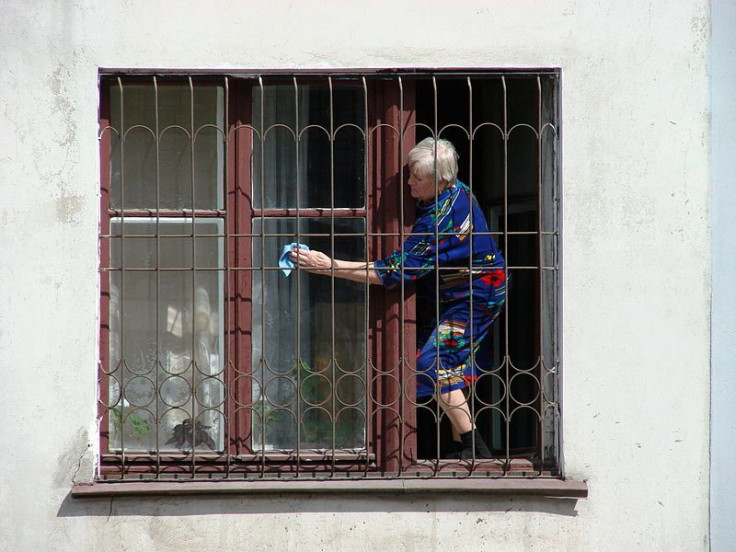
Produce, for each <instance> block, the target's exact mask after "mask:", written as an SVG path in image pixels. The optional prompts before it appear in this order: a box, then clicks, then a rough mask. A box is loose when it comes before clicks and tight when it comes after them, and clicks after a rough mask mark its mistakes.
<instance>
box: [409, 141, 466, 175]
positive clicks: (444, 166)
mask: <svg viewBox="0 0 736 552" xmlns="http://www.w3.org/2000/svg"><path fill="white" fill-rule="evenodd" d="M436 147H437V165H436V166H437V180H444V181H445V182H447V183H448V184H454V183H455V180H457V160H458V159H459V156H458V154H457V151H456V150H455V146H453V145H452V142H450V141H449V140H445V139H444V138H440V139H439V140H437V141H436ZM434 152H435V139H434V138H425V139H424V140H422V141H421V142H419V143H418V144H417V145H416V146H414V147H413V148H412V149H411V151H410V152H409V168H410V169H411V170H412V172H414V173H415V174H416V175H417V176H420V177H424V176H428V175H429V176H434V175H435V158H434Z"/></svg>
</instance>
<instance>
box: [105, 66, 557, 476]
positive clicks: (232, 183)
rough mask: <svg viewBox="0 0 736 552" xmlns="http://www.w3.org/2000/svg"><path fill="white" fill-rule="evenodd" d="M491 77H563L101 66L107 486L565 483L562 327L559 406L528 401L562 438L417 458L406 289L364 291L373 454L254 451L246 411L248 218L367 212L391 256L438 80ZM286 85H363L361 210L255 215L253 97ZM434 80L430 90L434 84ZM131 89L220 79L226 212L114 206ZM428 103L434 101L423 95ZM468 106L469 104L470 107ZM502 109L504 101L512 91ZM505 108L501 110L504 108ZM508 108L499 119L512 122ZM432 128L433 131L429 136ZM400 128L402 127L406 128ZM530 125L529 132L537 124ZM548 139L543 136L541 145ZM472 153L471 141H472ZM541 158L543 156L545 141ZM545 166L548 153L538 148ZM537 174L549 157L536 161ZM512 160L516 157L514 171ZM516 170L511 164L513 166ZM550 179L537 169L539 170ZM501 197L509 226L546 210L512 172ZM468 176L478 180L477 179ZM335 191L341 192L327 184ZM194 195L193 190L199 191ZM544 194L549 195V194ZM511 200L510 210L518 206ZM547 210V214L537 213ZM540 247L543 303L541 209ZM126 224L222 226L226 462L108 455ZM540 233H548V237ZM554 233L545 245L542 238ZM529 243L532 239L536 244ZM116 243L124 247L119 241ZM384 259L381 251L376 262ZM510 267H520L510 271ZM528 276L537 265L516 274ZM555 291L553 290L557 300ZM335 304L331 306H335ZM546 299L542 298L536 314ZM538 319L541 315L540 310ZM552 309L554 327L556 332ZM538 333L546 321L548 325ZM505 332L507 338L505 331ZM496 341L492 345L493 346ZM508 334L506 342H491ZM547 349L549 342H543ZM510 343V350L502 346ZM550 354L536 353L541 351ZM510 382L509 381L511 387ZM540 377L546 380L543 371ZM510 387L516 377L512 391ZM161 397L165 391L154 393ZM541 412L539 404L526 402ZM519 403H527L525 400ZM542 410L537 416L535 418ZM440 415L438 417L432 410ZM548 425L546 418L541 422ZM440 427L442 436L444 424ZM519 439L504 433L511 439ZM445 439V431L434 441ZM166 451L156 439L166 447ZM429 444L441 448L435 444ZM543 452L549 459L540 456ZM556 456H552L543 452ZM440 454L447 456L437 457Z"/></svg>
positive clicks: (403, 229)
mask: <svg viewBox="0 0 736 552" xmlns="http://www.w3.org/2000/svg"><path fill="white" fill-rule="evenodd" d="M483 76H493V77H497V78H499V79H501V80H502V81H503V85H504V93H505V90H506V80H505V79H506V78H508V79H514V78H523V77H525V78H528V79H534V78H536V79H537V80H538V81H539V79H540V77H541V78H544V79H551V80H555V79H557V77H558V73H557V72H556V71H536V72H531V73H528V72H514V71H490V72H489V71H475V70H452V71H408V72H402V71H388V72H386V74H382V73H380V72H370V71H346V72H310V71H303V72H279V71H274V72H261V73H260V74H252V73H250V74H249V73H246V72H243V73H238V74H233V75H221V74H216V73H209V72H202V73H196V72H188V73H184V74H174V73H173V72H172V73H166V72H164V73H161V72H150V71H141V72H134V71H122V72H121V71H106V72H103V74H102V75H101V81H100V93H101V101H100V152H101V192H102V193H101V232H100V236H101V239H100V255H101V264H102V267H101V339H100V382H99V387H100V390H99V392H100V402H99V419H100V427H101V463H100V473H99V479H100V480H106V481H125V480H151V479H154V480H167V479H182V478H184V479H186V478H213V477H215V478H221V477H228V478H231V477H236V478H245V479H257V480H261V479H273V478H282V477H294V478H300V477H317V478H321V479H324V478H332V479H334V478H355V477H364V478H365V477H368V478H376V477H377V478H395V477H399V478H401V477H417V476H420V477H467V476H469V475H471V476H474V477H499V476H537V477H538V476H540V475H541V476H551V477H558V476H559V474H560V473H561V459H560V456H559V453H560V450H559V444H558V442H559V437H560V434H559V398H558V397H559V388H558V386H559V376H558V371H559V335H558V333H559V330H558V329H557V328H555V329H554V335H555V339H556V343H555V344H554V345H553V347H554V349H555V356H556V362H557V364H556V365H555V366H554V367H553V369H552V370H551V371H550V372H549V373H545V374H543V376H549V377H551V378H553V379H554V382H553V385H552V389H553V390H554V393H555V396H554V400H553V401H548V402H549V404H545V403H544V401H545V400H547V398H545V397H544V393H543V392H542V391H541V387H542V384H541V383H540V384H539V385H540V392H539V393H538V395H539V396H538V397H537V398H536V399H534V401H532V402H533V406H531V407H529V405H527V408H529V409H531V410H533V411H538V412H544V411H545V410H546V409H554V410H555V412H554V414H553V417H554V421H553V423H554V424H555V428H554V432H553V433H554V442H553V443H546V444H543V443H540V439H541V434H542V433H543V431H542V430H539V432H538V435H537V437H536V442H535V444H534V445H533V446H531V447H529V448H526V449H525V448H524V447H523V446H522V447H518V448H517V449H515V450H516V452H513V451H512V448H513V447H510V446H509V444H508V438H509V436H508V435H506V439H507V444H506V447H505V448H506V454H505V455H504V456H503V457H499V458H494V459H492V460H488V461H486V460H475V461H473V462H472V463H470V464H468V463H467V462H458V461H448V460H442V459H438V458H432V459H430V458H421V457H420V454H419V453H418V450H419V449H418V436H417V424H418V420H417V412H416V410H417V409H416V408H415V406H414V405H415V402H416V400H415V397H414V396H413V385H412V383H413V381H414V366H413V364H414V350H415V333H414V316H415V314H414V299H413V294H412V291H411V288H410V287H409V286H406V287H401V289H399V290H394V291H389V290H382V289H381V290H378V289H370V290H369V289H368V286H366V298H367V303H368V305H367V309H368V312H369V313H370V315H369V316H368V335H367V339H368V343H367V347H368V351H369V352H368V358H370V359H371V360H372V361H373V362H374V363H375V364H374V366H368V367H367V372H368V373H367V374H366V376H365V378H366V380H365V385H366V391H367V393H368V396H369V398H370V401H367V402H366V405H365V408H366V410H367V413H366V425H367V428H366V450H365V451H363V452H359V453H354V454H353V453H347V452H344V451H343V452H339V451H337V450H335V449H333V450H332V451H327V452H325V451H322V452H318V451H314V450H300V448H299V445H298V444H297V447H296V450H293V451H292V452H287V453H283V452H276V453H274V452H265V451H256V450H254V449H253V447H252V446H251V442H250V440H251V439H252V435H250V433H251V428H252V416H253V412H254V405H253V404H252V401H251V402H249V397H252V394H251V386H250V383H249V381H250V379H249V376H250V373H249V372H250V369H251V367H250V366H249V364H250V359H251V347H252V343H251V339H252V334H251V320H252V316H253V313H252V300H251V299H252V295H253V292H252V286H253V270H254V268H253V263H252V261H253V259H252V239H255V236H254V234H255V232H254V230H253V226H252V221H253V219H254V218H259V217H260V218H262V219H264V218H266V217H273V218H277V217H283V216H288V217H296V218H297V219H298V218H299V217H314V218H323V219H327V220H330V219H334V218H339V217H342V216H348V217H359V218H364V219H365V221H366V222H365V224H366V233H365V238H366V247H367V249H368V251H369V255H368V257H369V259H375V258H379V257H380V256H381V255H386V254H388V253H390V251H391V250H392V249H394V248H396V247H398V245H399V244H400V243H401V242H402V241H403V238H404V235H405V233H407V232H408V231H409V230H410V229H411V223H412V216H413V215H412V206H413V203H412V202H411V198H409V197H408V194H405V193H404V191H403V190H404V184H405V181H406V172H405V169H404V165H405V163H406V159H407V155H408V151H409V149H411V147H412V146H413V145H414V143H415V142H416V141H417V135H418V134H421V133H425V134H426V133H431V132H439V130H440V129H439V128H438V126H439V122H438V115H437V112H438V109H439V110H440V111H441V109H442V107H441V106H440V107H439V108H438V107H437V92H436V90H437V81H438V80H439V81H442V80H443V79H448V78H455V79H460V80H462V79H467V80H468V83H469V84H470V83H471V80H472V78H474V77H483ZM264 78H265V79H274V78H275V79H281V80H282V81H283V82H293V83H294V86H295V88H298V86H300V85H302V84H304V83H309V82H319V83H322V84H325V85H327V86H329V87H330V88H331V87H332V86H333V85H334V84H335V83H338V82H340V80H341V79H351V81H352V82H361V83H362V86H363V87H364V91H365V105H366V108H365V111H366V128H365V140H366V143H365V148H366V155H365V173H366V179H365V186H366V190H365V206H364V207H362V208H360V207H357V208H334V207H333V208H296V209H271V208H265V207H263V206H261V207H258V208H257V207H254V205H253V202H252V194H251V190H252V179H253V175H252V174H251V170H252V166H253V165H252V160H251V158H252V154H253V149H254V148H253V139H254V136H255V135H256V131H257V130H258V125H257V122H256V121H254V120H253V116H252V113H251V105H252V94H254V93H256V91H257V90H258V89H259V87H262V86H263V82H264V81H263V79H264ZM420 79H423V80H424V81H426V82H431V83H432V85H433V86H434V87H435V97H434V106H433V107H434V119H435V120H434V125H428V124H426V123H422V122H418V121H417V109H418V105H417V103H418V102H419V100H418V98H417V91H416V87H417V85H418V84H417V83H418V82H419V80H420ZM426 82H425V88H426ZM126 83H148V84H153V83H155V85H154V86H156V87H161V86H167V85H169V84H172V83H177V84H183V85H185V86H188V87H190V88H192V89H193V87H195V86H197V85H199V84H205V83H210V84H212V83H214V84H220V85H221V86H222V87H223V90H224V97H225V100H224V101H225V106H226V108H225V115H224V123H225V126H226V128H225V129H223V134H224V135H225V136H226V137H227V138H226V139H225V140H224V155H223V163H224V167H223V168H224V172H225V178H224V188H223V197H222V198H221V199H222V205H221V207H219V206H218V207H217V208H215V209H196V208H193V209H180V210H176V209H166V210H162V209H131V210H123V209H115V208H113V207H112V206H111V202H110V198H111V175H110V167H111V161H110V160H111V153H112V143H111V142H112V139H113V132H112V130H111V126H110V94H111V93H112V92H111V90H112V88H114V87H116V86H117V87H118V88H120V87H124V86H125V84H126ZM552 89H553V90H552V92H551V93H552V94H553V95H555V98H554V99H553V100H552V104H553V107H554V110H555V113H554V120H555V121H558V120H559V114H558V110H559V107H558V106H557V99H556V94H557V85H556V84H553V85H552ZM539 94H540V98H539V100H538V104H539V105H540V106H541V103H542V98H541V95H542V88H541V86H540V92H539ZM425 101H426V98H425ZM471 101H472V100H471ZM504 102H506V98H505V96H504ZM505 106H506V104H505V103H504V109H505V110H506V107H505ZM539 109H540V117H539V119H538V121H537V128H536V132H537V133H538V135H539V134H541V131H542V130H541V129H542V125H543V123H542V116H541V107H540V108H539ZM505 115H506V113H504V116H505ZM504 121H505V122H504V128H503V129H501V130H502V131H503V133H504V136H505V138H504V140H505V143H507V142H508V136H509V134H508V133H509V131H510V130H513V128H515V127H513V128H511V129H510V128H508V124H507V123H508V122H507V121H506V120H505V119H504ZM430 127H433V128H430ZM397 129H401V131H400V132H398V131H397ZM532 130H534V129H532ZM557 135H558V129H556V128H555V138H554V141H555V143H556V142H557V140H558V136H557ZM540 142H541V140H540ZM471 147H472V142H471ZM539 147H540V151H541V147H542V146H541V145H540V146H539ZM553 155H554V159H553V160H552V164H553V170H554V171H555V174H554V176H553V181H554V190H552V192H551V193H552V194H553V195H555V197H554V202H555V206H554V207H553V209H554V210H555V216H558V215H557V214H556V211H557V210H558V209H559V197H557V196H556V194H557V181H558V177H557V174H556V172H557V170H558V160H557V157H556V156H557V155H558V149H557V148H556V147H555V152H554V154H553ZM539 156H540V157H541V156H542V154H541V153H540V154H539ZM536 163H537V165H538V166H539V165H541V161H540V159H537V161H536ZM505 165H507V162H505ZM505 170H506V172H507V173H508V167H507V166H506V167H505ZM538 171H539V172H541V168H539V169H538ZM503 178H504V190H505V195H506V197H505V198H501V199H502V200H503V201H504V202H505V203H504V205H505V206H504V208H503V213H504V216H503V217H502V218H504V219H505V218H507V217H508V216H510V215H511V210H510V209H509V205H510V204H513V203H514V201H517V202H518V204H521V203H523V202H524V201H538V202H541V201H542V200H541V195H542V193H543V192H542V191H541V186H542V183H541V176H540V178H539V180H540V190H539V191H538V192H537V194H538V195H537V197H536V198H535V197H532V196H530V197H529V198H528V199H527V198H524V197H520V198H518V199H514V198H510V197H509V194H508V189H509V188H508V182H507V179H508V174H504V176H503ZM471 181H472V177H471ZM331 185H334V184H332V183H331ZM193 193H194V192H193ZM545 193H546V192H545ZM510 199H511V202H510V201H509V200H510ZM540 209H541V208H540ZM538 216H539V219H540V221H539V227H538V231H537V232H536V238H535V239H538V240H539V244H540V245H539V246H538V251H537V254H538V256H539V258H540V261H539V264H538V267H537V268H538V272H539V274H540V276H539V277H538V278H537V280H539V282H538V283H537V284H536V285H537V289H539V293H540V296H541V294H542V291H541V290H542V285H543V284H542V283H541V279H542V277H541V273H542V264H543V263H542V261H541V255H542V253H541V250H542V247H543V246H542V245H541V244H542V242H543V240H546V239H550V240H554V241H555V243H554V247H553V249H554V257H555V258H554V261H553V262H554V266H553V267H552V270H554V272H555V274H556V278H557V279H558V280H559V244H558V243H557V240H558V238H559V223H557V222H556V223H555V226H554V229H553V230H552V231H551V232H547V233H545V232H542V222H541V214H539V213H538ZM115 217H122V218H123V220H124V219H125V218H126V217H128V218H135V217H145V218H149V219H150V218H153V219H155V220H156V221H157V223H158V221H159V220H163V219H171V220H174V219H181V218H185V219H187V218H191V219H192V221H193V222H192V226H194V220H207V219H210V220H222V221H223V225H224V226H223V228H224V235H223V236H222V238H223V240H224V242H225V259H224V261H225V266H224V267H223V268H222V272H223V273H224V276H223V277H224V295H225V296H224V297H221V298H220V299H221V300H222V303H223V309H224V320H225V321H226V323H225V326H226V327H225V328H224V330H223V334H222V335H223V337H224V340H225V343H224V344H223V347H224V350H225V351H226V353H225V359H224V360H223V365H224V374H225V375H224V378H225V381H224V382H223V383H224V386H225V389H226V393H225V396H226V397H229V398H228V399H226V400H225V402H224V407H223V408H224V409H225V412H226V414H225V415H224V416H223V418H224V419H226V420H227V422H226V423H227V430H226V431H225V432H224V442H225V449H224V451H223V452H222V453H219V452H215V451H210V452H201V451H197V452H196V453H186V452H182V453H171V452H162V451H160V450H154V451H148V452H146V451H139V450H138V451H130V452H129V451H125V450H123V451H116V450H114V447H111V446H110V442H109V431H108V428H109V424H110V412H111V409H112V407H111V406H110V405H109V404H108V400H109V396H108V394H109V381H108V378H109V377H110V375H111V374H112V372H113V371H114V370H115V369H116V368H115V367H113V366H110V357H109V355H110V320H109V312H110V300H111V299H110V273H111V272H112V270H111V269H110V266H109V264H108V263H109V262H110V258H111V257H110V255H111V245H110V244H111V239H116V238H119V236H114V234H113V232H112V230H111V219H113V218H115ZM496 233H497V239H499V238H500V239H501V240H503V241H502V242H501V241H500V242H499V245H500V246H501V248H502V249H504V246H507V247H508V240H509V237H510V236H511V237H512V238H514V237H518V236H525V235H531V234H535V233H534V232H529V231H524V230H521V231H518V232H514V231H513V230H512V231H509V229H508V223H506V226H505V227H504V229H503V230H502V231H498V232H496ZM543 234H545V236H543ZM547 234H549V236H547ZM533 237H534V236H533ZM119 239H121V241H122V240H123V239H124V238H119ZM379 252H380V253H379ZM511 264H513V262H511ZM518 268H520V269H523V268H529V267H518ZM558 288H559V285H558V284H557V287H555V293H556V294H558ZM333 301H334V297H333ZM555 301H556V303H555V309H559V298H558V297H557V295H556V297H555ZM540 303H541V299H538V300H536V304H537V305H538V306H537V308H538V309H541V308H542V307H541V306H539V305H540ZM537 316H538V317H539V320H541V317H542V315H541V312H540V313H538V314H537ZM558 316H559V314H556V315H555V317H554V320H553V321H554V323H555V324H556V323H557V317H558ZM501 323H502V324H503V325H504V327H505V328H508V327H509V323H510V322H509V318H508V315H506V317H505V319H504V320H503V321H502V322H501ZM540 324H541V322H540ZM540 324H537V326H536V327H537V335H536V336H535V337H534V339H533V341H534V343H540V344H541V343H542V340H543V337H542V336H541V335H540V333H541V330H540V329H539V326H540ZM507 333H508V332H507V331H506V334H507ZM489 339H491V338H489ZM494 339H496V340H498V339H499V337H498V335H496V337H495V338H494ZM539 347H542V345H539ZM506 348H508V345H507V347H506ZM540 354H541V353H540ZM511 379H513V378H511ZM539 379H543V378H542V376H540V378H539ZM511 384H512V383H511V381H509V380H508V376H507V381H506V385H508V386H510V385H511ZM156 392H157V393H158V389H156ZM530 404H532V403H530ZM522 407H523V405H522ZM535 409H536V410H535ZM436 410H437V413H438V414H439V409H436ZM542 423H543V422H540V427H541V424H542ZM437 431H438V432H439V428H438V429H437ZM508 431H510V430H509V429H508V425H507V433H508ZM438 435H439V434H438ZM159 442H160V441H159ZM433 447H434V448H436V449H437V451H438V452H439V448H440V444H439V438H438V439H437V442H436V444H435V445H433ZM543 449H544V450H543ZM548 449H549V450H548ZM438 456H439V455H438Z"/></svg>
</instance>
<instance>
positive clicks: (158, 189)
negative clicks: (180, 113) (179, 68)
mask: <svg viewBox="0 0 736 552" xmlns="http://www.w3.org/2000/svg"><path fill="white" fill-rule="evenodd" d="M153 98H154V109H153V112H154V118H155V122H154V126H155V130H156V140H155V144H156V233H155V234H156V322H155V323H156V368H155V370H156V387H155V389H156V399H155V400H156V417H155V420H156V424H155V425H156V437H155V438H156V475H157V476H158V475H159V474H160V473H161V454H160V453H161V451H160V448H159V446H160V445H159V443H160V442H161V439H160V438H159V437H160V436H159V428H160V425H161V414H160V412H159V409H158V404H159V401H158V398H159V394H160V387H159V381H158V372H159V365H160V364H161V359H160V358H159V354H160V352H161V321H160V310H161V304H160V303H161V271H160V270H158V269H159V268H160V266H161V215H160V213H159V211H160V209H161V159H160V146H161V134H160V129H159V96H158V81H157V79H156V77H155V76H154V77H153Z"/></svg>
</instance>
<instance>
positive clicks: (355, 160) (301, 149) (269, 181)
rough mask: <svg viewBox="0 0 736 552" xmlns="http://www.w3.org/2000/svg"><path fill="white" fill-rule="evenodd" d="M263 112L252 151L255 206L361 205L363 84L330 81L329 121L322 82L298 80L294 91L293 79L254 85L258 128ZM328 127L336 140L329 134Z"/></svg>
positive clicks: (363, 160) (326, 90)
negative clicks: (259, 137) (283, 82)
mask: <svg viewBox="0 0 736 552" xmlns="http://www.w3.org/2000/svg"><path fill="white" fill-rule="evenodd" d="M261 90H262V95H263V97H261ZM261 116H262V117H263V132H262V138H261V140H262V144H256V146H255V147H254V155H253V167H254V171H253V173H254V177H253V201H254V205H255V207H256V208H279V209H285V208H294V207H297V206H298V207H301V208H318V207H323V208H329V207H335V208H360V207H363V205H364V203H365V140H364V138H363V129H364V128H365V102H364V95H363V88H362V87H361V86H358V85H354V84H347V83H336V84H335V85H334V86H333V91H332V123H330V92H329V88H328V86H327V85H326V84H325V85H300V86H299V87H298V93H295V87H294V85H293V84H273V85H265V86H264V87H263V88H262V89H261V88H254V90H253V121H254V125H255V127H256V128H260V125H261ZM307 127H309V128H307ZM331 129H332V131H334V141H331V140H330V131H331ZM261 182H263V186H261ZM297 182H298V186H297ZM331 184H332V185H331Z"/></svg>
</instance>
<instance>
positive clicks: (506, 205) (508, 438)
mask: <svg viewBox="0 0 736 552" xmlns="http://www.w3.org/2000/svg"><path fill="white" fill-rule="evenodd" d="M501 84H502V86H503V242H504V246H503V251H504V254H505V255H507V257H506V269H505V270H506V281H508V272H509V267H508V263H509V260H508V254H509V235H508V231H509V197H508V196H509V135H508V128H509V124H508V117H509V110H508V96H507V94H508V91H507V88H506V77H505V76H502V77H501ZM509 299H510V297H509V294H508V293H507V294H506V308H505V309H504V318H505V322H506V323H505V325H504V351H505V358H504V361H505V365H506V370H505V381H504V384H505V385H504V392H505V395H506V396H505V400H504V407H505V408H504V424H505V426H506V431H505V441H506V464H507V465H508V464H509V463H510V462H511V405H510V404H509V401H510V395H511V379H510V378H509V371H510V370H511V356H510V355H509V309H510V305H509V303H510V301H509Z"/></svg>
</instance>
